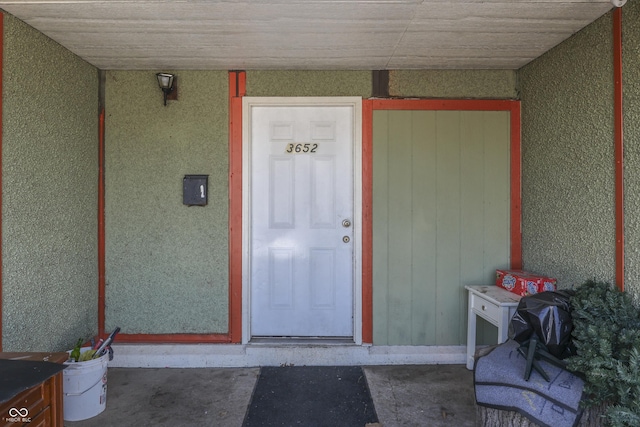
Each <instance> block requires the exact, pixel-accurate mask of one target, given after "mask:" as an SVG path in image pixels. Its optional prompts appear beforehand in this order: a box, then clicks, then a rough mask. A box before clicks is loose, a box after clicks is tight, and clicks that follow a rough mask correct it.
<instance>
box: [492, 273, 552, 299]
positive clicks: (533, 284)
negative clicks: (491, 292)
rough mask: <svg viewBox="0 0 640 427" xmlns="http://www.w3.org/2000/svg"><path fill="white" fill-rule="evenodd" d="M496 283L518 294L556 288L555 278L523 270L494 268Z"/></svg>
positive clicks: (531, 293) (522, 294)
mask: <svg viewBox="0 0 640 427" xmlns="http://www.w3.org/2000/svg"><path fill="white" fill-rule="evenodd" d="M496 285H497V286H500V287H501V288H504V289H506V290H508V291H509V292H513V293H514V294H518V295H520V296H526V295H533V294H537V293H539V292H544V291H555V290H556V279H552V278H551V277H546V276H540V275H537V274H533V273H530V272H528V271H523V270H496Z"/></svg>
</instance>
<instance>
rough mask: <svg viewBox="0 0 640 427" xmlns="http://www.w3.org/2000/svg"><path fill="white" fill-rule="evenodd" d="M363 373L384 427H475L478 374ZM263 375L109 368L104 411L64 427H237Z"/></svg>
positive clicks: (450, 369)
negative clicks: (474, 383) (475, 394)
mask: <svg viewBox="0 0 640 427" xmlns="http://www.w3.org/2000/svg"><path fill="white" fill-rule="evenodd" d="M363 370H364V372H365V375H366V377H367V382H368V384H369V389H370V391H371V396H372V398H373V402H374V406H375V409H376V413H377V415H378V419H379V422H380V424H381V425H382V426H383V427H394V426H429V427H441V426H456V427H473V426H475V419H476V414H475V399H474V392H473V373H472V372H471V371H468V370H467V369H466V368H465V367H464V366H463V365H400V366H398V365H395V366H366V367H363ZM259 372H260V368H109V369H108V372H107V377H108V383H107V384H108V390H107V408H106V410H105V411H104V412H103V413H101V414H99V415H97V416H95V417H93V418H90V419H88V420H84V421H76V422H70V421H66V422H65V426H66V427H108V426H118V427H126V426H181V427H191V426H193V427H196V426H216V427H217V426H221V427H227V426H228V427H240V426H242V422H243V420H244V416H245V413H246V410H247V407H248V405H249V401H250V400H251V394H252V392H253V388H254V386H255V383H256V380H257V378H258V374H259ZM317 425H318V426H321V425H322V423H321V420H319V423H318V424H317ZM354 427H356V426H354ZM362 427H364V426H362Z"/></svg>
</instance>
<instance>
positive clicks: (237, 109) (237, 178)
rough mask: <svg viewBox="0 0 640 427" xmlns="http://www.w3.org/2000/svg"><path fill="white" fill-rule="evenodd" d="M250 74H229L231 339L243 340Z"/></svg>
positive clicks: (240, 72) (241, 72)
mask: <svg viewBox="0 0 640 427" xmlns="http://www.w3.org/2000/svg"><path fill="white" fill-rule="evenodd" d="M245 93H246V73H245V72H244V71H232V72H230V73H229V339H230V341H231V342H233V343H240V342H242V97H243V96H244V94H245Z"/></svg>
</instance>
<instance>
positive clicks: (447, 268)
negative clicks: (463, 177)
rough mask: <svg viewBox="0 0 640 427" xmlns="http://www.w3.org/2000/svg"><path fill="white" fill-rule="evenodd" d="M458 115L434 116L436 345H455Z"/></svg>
mask: <svg viewBox="0 0 640 427" xmlns="http://www.w3.org/2000/svg"><path fill="white" fill-rule="evenodd" d="M460 136H461V135H460V112H458V111H443V112H439V113H438V129H437V133H436V139H437V144H438V148H437V153H436V160H437V162H438V163H437V165H438V166H437V174H436V186H437V188H436V191H437V194H436V199H435V201H434V202H435V203H436V209H437V221H438V222H437V232H436V239H437V252H436V263H437V266H436V268H437V272H436V280H437V282H436V289H435V294H436V299H437V301H438V312H437V315H438V321H437V331H436V342H435V344H436V345H453V344H459V343H460V340H459V332H458V326H459V323H460V322H461V320H462V319H461V317H462V315H463V312H462V310H461V306H460V298H459V295H460V292H461V291H460V288H459V286H458V285H459V283H460V267H461V264H460V261H461V259H460V238H461V236H460V231H461V230H460V220H461V217H460V214H461V212H460V210H461V209H460V208H461V194H460V184H461V182H460V172H461V170H460V145H461V141H460Z"/></svg>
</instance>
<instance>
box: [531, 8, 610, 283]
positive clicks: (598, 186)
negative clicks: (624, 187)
mask: <svg viewBox="0 0 640 427" xmlns="http://www.w3.org/2000/svg"><path fill="white" fill-rule="evenodd" d="M611 25H612V23H611V15H610V14H607V15H605V16H604V17H603V18H601V19H599V20H598V21H596V22H595V23H594V24H592V25H590V26H588V27H587V28H585V29H584V30H582V31H581V32H579V33H577V34H576V35H574V36H573V37H571V38H570V39H569V40H567V41H566V42H564V43H562V44H561V45H559V46H557V47H556V48H554V49H552V50H551V51H549V52H547V53H546V54H545V55H543V56H542V57H540V58H538V59H536V60H534V61H533V62H531V63H530V64H528V65H527V66H525V67H523V68H522V69H521V70H520V71H519V79H520V88H521V93H522V223H523V224H522V240H523V263H524V267H525V268H526V269H528V270H531V271H534V272H538V273H544V274H548V275H551V276H553V277H557V278H558V281H559V285H560V287H570V286H572V285H575V284H580V283H582V282H584V281H585V280H587V279H592V278H595V279H598V280H606V281H610V282H613V281H614V279H615V217H614V211H615V199H614V157H613V104H612V99H613V77H612V76H613V74H612V73H613V68H612V53H611V46H612V35H611Z"/></svg>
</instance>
